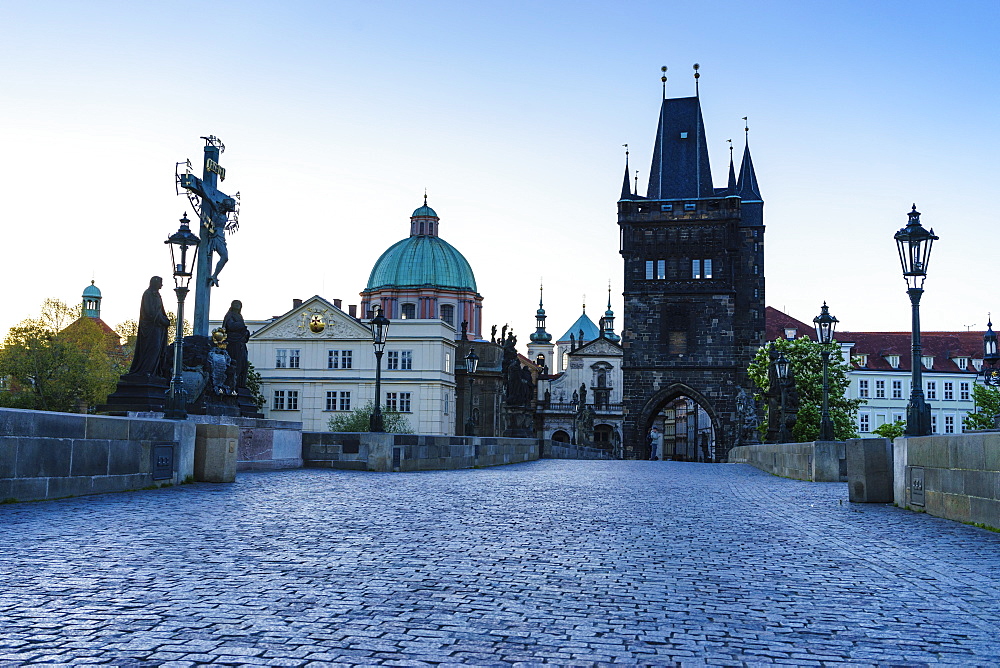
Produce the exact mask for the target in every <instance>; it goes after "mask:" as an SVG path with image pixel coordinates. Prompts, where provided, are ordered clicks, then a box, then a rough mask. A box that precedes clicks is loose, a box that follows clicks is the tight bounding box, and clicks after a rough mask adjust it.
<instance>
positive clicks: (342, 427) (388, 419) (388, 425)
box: [328, 401, 413, 434]
mask: <svg viewBox="0 0 1000 668" xmlns="http://www.w3.org/2000/svg"><path fill="white" fill-rule="evenodd" d="M374 410H375V403H374V402H372V401H369V402H368V403H367V404H365V405H364V406H362V407H361V408H356V409H354V410H353V411H351V412H350V413H344V414H343V415H337V416H334V417H332V418H330V422H329V424H328V426H329V429H330V431H368V427H369V424H370V422H369V420H370V419H371V415H372V411H374ZM382 420H383V423H384V424H385V431H386V433H389V434H412V433H413V428H412V427H410V422H409V420H407V419H406V416H405V415H403V414H402V413H400V412H398V411H394V410H392V409H391V408H386V407H385V406H383V407H382Z"/></svg>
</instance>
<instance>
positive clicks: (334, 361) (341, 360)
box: [326, 350, 354, 369]
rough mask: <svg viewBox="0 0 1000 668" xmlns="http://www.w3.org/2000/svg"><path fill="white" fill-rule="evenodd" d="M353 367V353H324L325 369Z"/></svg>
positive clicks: (330, 351) (347, 351)
mask: <svg viewBox="0 0 1000 668" xmlns="http://www.w3.org/2000/svg"><path fill="white" fill-rule="evenodd" d="M353 365H354V353H353V352H351V351H350V350H328V351H326V368H327V369H350V368H351V367H352V366H353Z"/></svg>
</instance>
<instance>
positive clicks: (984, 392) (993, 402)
mask: <svg viewBox="0 0 1000 668" xmlns="http://www.w3.org/2000/svg"><path fill="white" fill-rule="evenodd" d="M972 401H973V402H974V403H975V406H976V408H975V410H974V411H972V412H971V413H966V415H965V417H964V418H962V425H963V426H964V427H965V431H974V430H977V429H994V428H995V427H994V426H993V416H994V415H997V414H998V413H1000V387H995V386H993V385H978V384H977V385H973V386H972Z"/></svg>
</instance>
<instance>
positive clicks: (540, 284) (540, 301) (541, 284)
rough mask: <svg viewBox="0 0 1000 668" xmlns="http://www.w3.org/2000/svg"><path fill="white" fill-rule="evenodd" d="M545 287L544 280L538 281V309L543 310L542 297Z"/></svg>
mask: <svg viewBox="0 0 1000 668" xmlns="http://www.w3.org/2000/svg"><path fill="white" fill-rule="evenodd" d="M544 290H545V287H544V285H543V283H542V279H540V278H539V279H538V308H542V295H543V292H544Z"/></svg>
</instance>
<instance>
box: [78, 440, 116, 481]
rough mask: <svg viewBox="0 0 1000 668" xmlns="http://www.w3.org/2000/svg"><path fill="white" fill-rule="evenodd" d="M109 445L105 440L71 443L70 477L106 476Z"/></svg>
mask: <svg viewBox="0 0 1000 668" xmlns="http://www.w3.org/2000/svg"><path fill="white" fill-rule="evenodd" d="M109 444H110V442H109V441H108V440H107V439H102V440H94V439H89V438H88V439H78V440H74V441H73V456H72V463H71V465H70V470H69V474H70V475H71V476H95V475H108V456H109V452H108V451H109V447H110V446H109Z"/></svg>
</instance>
